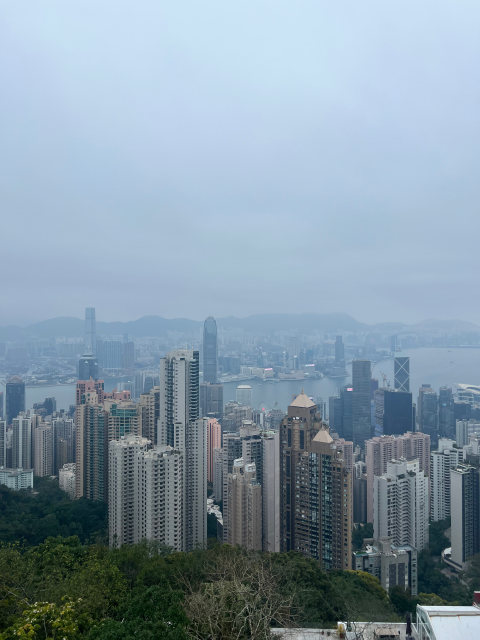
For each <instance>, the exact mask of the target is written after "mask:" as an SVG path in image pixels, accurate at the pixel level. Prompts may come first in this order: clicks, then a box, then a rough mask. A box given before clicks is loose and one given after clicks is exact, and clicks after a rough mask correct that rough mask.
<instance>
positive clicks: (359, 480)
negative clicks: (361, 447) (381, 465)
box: [353, 460, 373, 523]
mask: <svg viewBox="0 0 480 640" xmlns="http://www.w3.org/2000/svg"><path fill="white" fill-rule="evenodd" d="M372 503H373V501H372ZM353 522H360V523H362V522H367V465H366V464H365V463H364V462H362V461H361V460H359V461H358V462H355V464H354V465H353Z"/></svg>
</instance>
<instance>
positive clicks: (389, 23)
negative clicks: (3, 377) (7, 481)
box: [0, 0, 480, 324]
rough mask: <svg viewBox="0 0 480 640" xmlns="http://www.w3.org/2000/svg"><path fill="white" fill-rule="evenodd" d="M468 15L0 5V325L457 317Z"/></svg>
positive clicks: (467, 129)
mask: <svg viewBox="0 0 480 640" xmlns="http://www.w3.org/2000/svg"><path fill="white" fill-rule="evenodd" d="M479 60H480V4H479V3H478V0H475V1H474V0H471V1H468V0H457V1H456V2H453V1H452V0H449V1H445V0H436V1H435V2H434V1H432V0H421V2H419V1H418V0H415V1H413V0H401V1H400V0H397V1H385V0H373V1H369V0H366V1H364V2H353V1H352V0H350V1H349V2H345V1H342V0H341V1H339V2H332V1H331V0H328V1H323V0H312V1H307V0H290V1H273V0H254V1H253V0H242V1H239V0H236V1H235V0H230V1H225V0H222V1H220V0H204V1H203V2H200V1H198V0H197V1H194V0H191V1H189V2H187V1H185V0H169V1H168V2H164V1H161V0H137V1H136V2H133V1H130V2H124V1H122V0H50V1H47V0H31V1H30V2H25V1H24V0H0V91H1V100H0V128H1V136H0V207H1V212H2V215H1V225H0V234H1V236H0V237H1V239H2V242H1V251H0V261H1V266H2V273H3V276H4V277H3V283H2V303H3V304H2V307H1V310H0V324H6V323H7V322H12V321H13V322H15V321H21V320H24V321H26V320H28V319H30V318H32V319H33V318H35V319H44V318H50V317H54V316H58V315H73V316H77V317H81V316H82V315H83V311H84V307H85V306H95V307H96V308H97V318H99V319H100V320H129V319H135V318H138V317H140V316H142V315H147V314H159V315H163V316H165V317H170V318H171V317H179V316H183V317H190V318H196V319H200V318H203V317H205V316H206V315H208V314H210V313H212V314H214V315H216V316H226V315H237V316H246V315H250V314H253V313H264V312H282V311H288V312H304V311H305V312H307V311H308V312H328V311H345V312H348V313H351V314H352V315H354V316H355V317H356V318H357V319H359V320H361V321H364V322H377V321H386V320H401V321H405V322H415V321H418V320H421V319H423V318H426V317H438V318H454V317H458V318H462V319H465V320H471V321H474V322H480V301H479V297H478V274H479V267H478V253H479V251H478V246H479V237H480V223H479V204H480V192H479V189H480V171H479V169H480V162H479V160H480V145H479V138H480V136H479V133H480V116H479V114H480V100H479V98H480V73H479Z"/></svg>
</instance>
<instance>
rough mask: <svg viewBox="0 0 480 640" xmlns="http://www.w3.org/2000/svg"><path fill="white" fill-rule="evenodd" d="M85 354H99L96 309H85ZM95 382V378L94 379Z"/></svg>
mask: <svg viewBox="0 0 480 640" xmlns="http://www.w3.org/2000/svg"><path fill="white" fill-rule="evenodd" d="M83 352H84V353H91V354H93V355H96V353H97V329H96V322H95V309H94V308H93V307H87V308H86V309H85V344H84V349H83ZM89 379H90V378H80V380H89ZM94 380H95V378H94Z"/></svg>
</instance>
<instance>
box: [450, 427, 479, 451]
mask: <svg viewBox="0 0 480 640" xmlns="http://www.w3.org/2000/svg"><path fill="white" fill-rule="evenodd" d="M476 435H480V422H479V421H478V420H457V425H456V430H455V442H456V443H457V447H466V446H467V445H468V443H469V440H470V437H471V436H476Z"/></svg>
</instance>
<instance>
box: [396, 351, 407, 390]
mask: <svg viewBox="0 0 480 640" xmlns="http://www.w3.org/2000/svg"><path fill="white" fill-rule="evenodd" d="M393 375H394V380H395V384H394V386H395V389H399V390H400V391H410V358H407V357H399V356H395V358H394V361H393Z"/></svg>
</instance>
